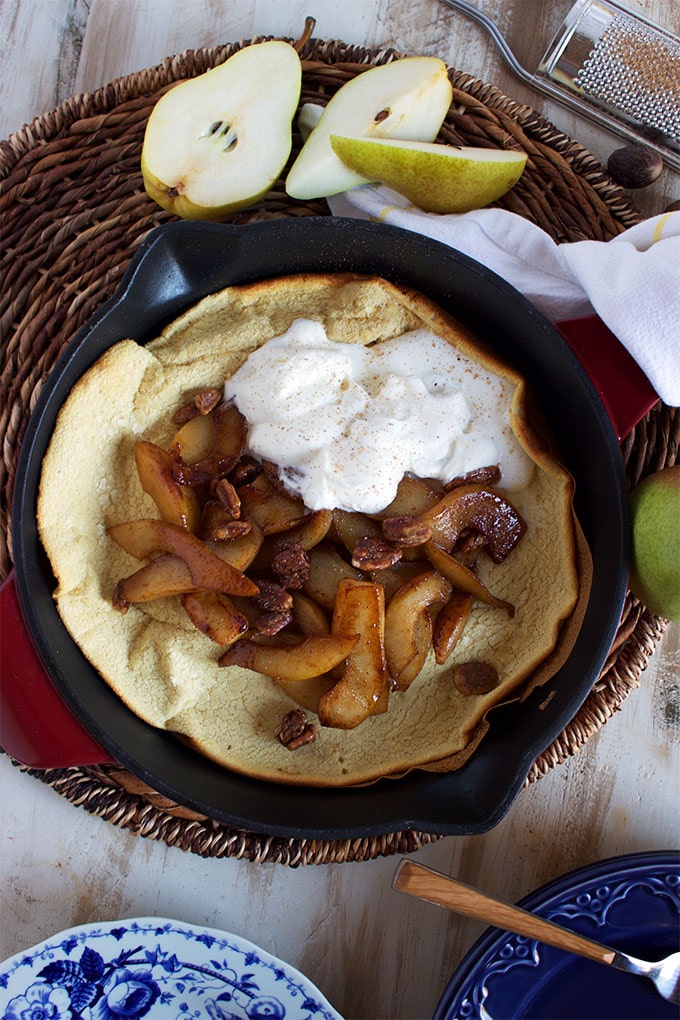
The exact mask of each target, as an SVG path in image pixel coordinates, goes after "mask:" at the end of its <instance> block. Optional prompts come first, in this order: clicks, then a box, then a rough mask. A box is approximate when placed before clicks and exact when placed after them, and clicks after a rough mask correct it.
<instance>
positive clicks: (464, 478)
mask: <svg viewBox="0 0 680 1020" xmlns="http://www.w3.org/2000/svg"><path fill="white" fill-rule="evenodd" d="M500 478H501V469H500V467H499V466H498V464H489V465H488V467H480V468H474V470H472V471H467V472H466V473H465V474H464V475H457V476H456V478H451V479H450V480H449V481H448V482H447V483H446V485H445V486H444V491H445V492H451V489H457V488H458V486H459V485H495V484H496V482H499V481H500Z"/></svg>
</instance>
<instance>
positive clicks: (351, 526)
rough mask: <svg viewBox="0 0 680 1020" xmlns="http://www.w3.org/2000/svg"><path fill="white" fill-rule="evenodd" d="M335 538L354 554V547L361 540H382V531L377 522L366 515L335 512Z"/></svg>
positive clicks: (342, 511) (333, 528) (346, 511)
mask: <svg viewBox="0 0 680 1020" xmlns="http://www.w3.org/2000/svg"><path fill="white" fill-rule="evenodd" d="M332 530H333V537H334V538H337V539H338V541H339V542H341V543H342V545H344V547H345V549H347V551H348V552H350V553H352V552H354V546H355V545H356V544H357V542H358V541H359V539H360V538H382V530H381V528H380V525H379V524H378V522H377V521H374V520H372V519H371V518H370V517H368V516H367V515H366V514H362V513H350V512H349V511H348V510H333V525H332Z"/></svg>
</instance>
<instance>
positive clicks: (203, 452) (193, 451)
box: [170, 414, 217, 464]
mask: <svg viewBox="0 0 680 1020" xmlns="http://www.w3.org/2000/svg"><path fill="white" fill-rule="evenodd" d="M216 440H217V430H216V428H215V419H214V417H213V415H211V414H196V415H195V417H193V418H190V419H189V421H186V422H185V423H184V424H183V425H182V427H181V428H180V429H178V431H177V432H176V433H175V437H174V439H173V441H172V444H171V446H170V453H171V454H172V456H173V457H174V458H175V459H179V460H182V461H184V463H185V464H196V463H197V462H198V461H200V460H204V459H205V458H206V457H208V456H210V454H211V453H212V451H213V449H214V447H215V443H216Z"/></svg>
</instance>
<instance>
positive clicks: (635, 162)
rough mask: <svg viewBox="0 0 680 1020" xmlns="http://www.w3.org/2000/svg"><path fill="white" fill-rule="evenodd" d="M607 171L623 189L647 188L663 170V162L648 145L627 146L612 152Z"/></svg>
mask: <svg viewBox="0 0 680 1020" xmlns="http://www.w3.org/2000/svg"><path fill="white" fill-rule="evenodd" d="M607 170H608V171H609V173H610V174H611V175H612V177H613V178H614V180H615V181H616V182H617V183H618V184H620V185H621V187H622V188H647V187H649V185H650V184H652V183H653V182H654V181H655V180H656V179H657V177H658V176H659V174H660V173H661V171H662V170H663V160H662V158H661V156H660V155H659V153H658V152H655V151H654V150H653V149H648V148H647V146H646V145H625V146H624V147H623V148H622V149H615V150H614V152H612V154H611V156H610V157H609V159H608V161H607Z"/></svg>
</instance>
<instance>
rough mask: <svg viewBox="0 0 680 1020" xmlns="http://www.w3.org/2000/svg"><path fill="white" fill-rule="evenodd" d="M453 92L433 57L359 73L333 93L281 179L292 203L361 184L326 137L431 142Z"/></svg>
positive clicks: (311, 122) (443, 67)
mask: <svg viewBox="0 0 680 1020" xmlns="http://www.w3.org/2000/svg"><path fill="white" fill-rule="evenodd" d="M452 98H453V88H452V86H451V82H450V81H449V77H448V71H447V67H446V64H445V63H444V61H443V60H439V59H438V58H437V57H403V58H402V59H400V60H394V61H392V62H391V63H389V64H381V65H379V66H378V67H372V68H370V69H369V70H368V71H362V72H361V74H358V75H357V76H356V77H355V78H351V79H350V80H349V81H347V82H345V84H344V85H343V86H342V87H341V88H340V89H338V91H337V92H336V93H335V95H334V96H332V98H331V99H330V100H329V102H328V103H327V105H326V106H325V108H324V110H323V113H322V114H321V116H320V117H319V119H318V122H316V124H315V126H314V123H315V121H316V117H315V116H314V111H313V110H312V109H310V110H309V113H310V116H309V118H307V121H306V122H305V129H304V133H305V134H306V133H307V130H308V129H309V128H310V127H312V126H313V130H311V132H310V133H309V137H307V139H306V141H305V143H304V145H303V147H302V149H301V151H300V154H299V155H298V157H297V159H296V160H295V162H294V163H293V166H292V167H291V169H290V172H289V174H288V176H287V178H286V191H287V192H288V194H289V195H290V196H291V198H298V199H312V198H325V197H327V196H329V195H337V194H338V193H339V192H341V191H347V189H348V188H353V187H355V186H356V185H357V184H365V183H366V177H364V176H362V175H361V174H360V173H356V172H354V170H352V169H350V168H349V167H348V166H347V165H346V164H345V163H343V161H342V160H341V159H339V158H338V156H337V155H336V154H335V153H334V151H333V149H332V147H331V143H330V137H331V135H333V134H336V135H356V136H360V137H369V138H409V139H413V140H418V141H426V142H431V141H432V140H433V139H434V138H436V137H437V133H438V131H439V128H440V127H441V125H442V123H443V121H444V117H445V116H446V114H447V113H448V111H449V107H450V105H451V100H452ZM301 128H302V125H301Z"/></svg>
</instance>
